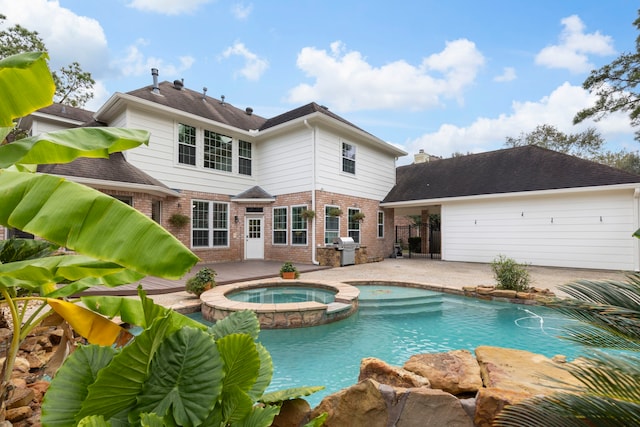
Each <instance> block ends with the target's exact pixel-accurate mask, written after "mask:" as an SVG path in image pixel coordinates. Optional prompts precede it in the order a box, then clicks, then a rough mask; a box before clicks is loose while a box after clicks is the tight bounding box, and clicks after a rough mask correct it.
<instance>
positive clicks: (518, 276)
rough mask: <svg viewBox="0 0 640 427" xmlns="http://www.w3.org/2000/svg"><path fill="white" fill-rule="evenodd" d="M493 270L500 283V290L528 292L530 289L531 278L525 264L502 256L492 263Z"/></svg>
mask: <svg viewBox="0 0 640 427" xmlns="http://www.w3.org/2000/svg"><path fill="white" fill-rule="evenodd" d="M491 270H493V275H494V277H495V278H496V281H497V282H498V286H497V288H498V289H508V290H511V291H526V290H527V289H529V283H530V282H531V278H530V277H529V271H528V270H527V266H526V265H525V264H519V263H517V262H516V261H515V260H514V259H511V258H507V257H506V256H504V255H500V256H499V257H498V258H495V259H494V260H493V261H492V262H491Z"/></svg>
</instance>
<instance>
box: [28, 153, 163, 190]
mask: <svg viewBox="0 0 640 427" xmlns="http://www.w3.org/2000/svg"><path fill="white" fill-rule="evenodd" d="M38 172H42V173H48V174H52V175H62V176H71V177H78V178H91V179H99V180H103V181H115V182H123V183H131V184H141V185H151V186H156V187H162V188H164V189H169V187H167V186H166V185H164V184H163V183H162V182H160V181H158V180H157V179H155V178H153V177H151V176H150V175H147V174H146V173H145V172H143V171H141V170H140V169H138V168H136V167H135V166H133V165H131V164H130V163H129V162H127V161H126V159H125V158H124V155H123V154H122V153H120V152H118V153H112V154H111V155H110V156H109V158H108V159H91V158H85V157H80V158H77V159H75V160H74V161H72V162H70V163H64V164H51V165H38Z"/></svg>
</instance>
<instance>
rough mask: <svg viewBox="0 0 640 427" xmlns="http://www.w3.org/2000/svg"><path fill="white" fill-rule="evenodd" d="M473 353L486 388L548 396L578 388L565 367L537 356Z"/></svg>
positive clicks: (511, 352) (479, 350) (507, 350)
mask: <svg viewBox="0 0 640 427" xmlns="http://www.w3.org/2000/svg"><path fill="white" fill-rule="evenodd" d="M475 352H476V358H477V360H478V363H479V364H480V372H481V374H482V381H483V383H484V386H485V387H487V388H500V389H503V390H512V391H517V392H526V393H530V394H532V395H548V394H550V393H553V392H555V391H558V388H561V389H562V388H566V387H567V385H569V386H572V387H580V386H581V384H580V383H579V382H578V381H577V380H576V379H575V378H574V377H573V376H572V375H570V374H569V372H567V370H566V369H563V367H564V366H567V364H566V363H556V362H553V361H552V360H551V359H549V358H548V357H545V356H543V355H540V354H535V353H531V352H528V351H524V350H516V349H510V348H501V347H490V346H481V347H478V348H476V350H475ZM432 384H433V381H432Z"/></svg>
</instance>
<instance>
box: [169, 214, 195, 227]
mask: <svg viewBox="0 0 640 427" xmlns="http://www.w3.org/2000/svg"><path fill="white" fill-rule="evenodd" d="M189 221H190V218H189V217H188V216H186V215H183V214H180V213H174V214H173V215H171V216H170V217H169V224H171V225H173V226H174V227H184V226H185V225H187V224H189Z"/></svg>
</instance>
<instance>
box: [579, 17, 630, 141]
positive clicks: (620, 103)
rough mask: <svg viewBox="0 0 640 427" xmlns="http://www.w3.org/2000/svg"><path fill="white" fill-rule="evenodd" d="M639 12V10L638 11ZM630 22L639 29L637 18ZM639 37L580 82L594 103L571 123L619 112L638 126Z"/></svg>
mask: <svg viewBox="0 0 640 427" xmlns="http://www.w3.org/2000/svg"><path fill="white" fill-rule="evenodd" d="M638 12H639V14H640V10H639V11H638ZM633 25H634V26H635V27H636V28H637V29H638V30H640V17H639V18H637V19H636V20H635V21H634V22H633ZM638 84H640V36H638V38H636V51H635V52H632V53H623V54H622V55H620V56H619V57H618V58H616V59H615V60H614V61H613V62H611V63H610V64H607V65H605V66H603V67H601V68H599V69H597V70H593V71H591V74H590V75H589V77H587V79H586V80H585V81H584V83H582V87H583V88H585V89H586V90H588V91H590V92H591V93H594V94H596V95H597V97H598V98H597V100H596V103H595V105H594V106H592V107H588V108H585V109H583V110H581V111H579V112H578V113H577V114H576V116H575V117H574V118H573V122H574V124H575V123H580V122H582V121H584V120H586V119H588V118H593V119H594V120H596V121H598V120H600V119H602V118H603V117H605V116H607V115H609V114H611V113H615V112H618V111H619V112H623V113H628V114H629V119H630V121H631V126H633V127H638V126H640V94H639V93H638ZM635 139H636V140H638V141H640V130H639V131H636V137H635Z"/></svg>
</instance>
